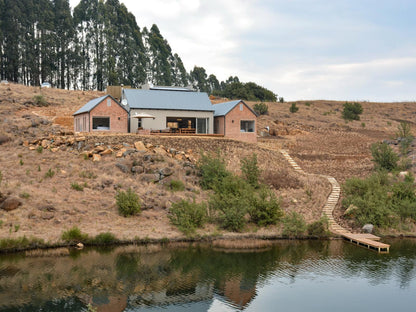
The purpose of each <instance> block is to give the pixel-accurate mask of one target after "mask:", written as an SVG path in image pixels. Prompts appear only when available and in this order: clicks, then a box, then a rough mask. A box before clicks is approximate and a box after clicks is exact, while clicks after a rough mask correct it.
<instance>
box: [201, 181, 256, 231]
mask: <svg viewBox="0 0 416 312" xmlns="http://www.w3.org/2000/svg"><path fill="white" fill-rule="evenodd" d="M252 195H253V189H252V187H251V186H250V185H249V184H248V183H247V182H245V181H244V180H243V179H241V178H239V177H236V176H232V175H229V176H227V177H225V178H224V179H223V180H222V181H221V183H218V184H217V185H216V186H215V189H214V194H212V195H211V197H210V199H209V208H210V211H212V212H213V213H216V215H217V216H218V220H219V222H220V224H221V226H222V227H223V228H224V229H228V230H231V231H236V232H239V231H241V230H242V229H243V228H244V226H245V225H246V223H247V220H246V219H245V216H246V214H247V212H248V210H249V207H250V197H251V196H252Z"/></svg>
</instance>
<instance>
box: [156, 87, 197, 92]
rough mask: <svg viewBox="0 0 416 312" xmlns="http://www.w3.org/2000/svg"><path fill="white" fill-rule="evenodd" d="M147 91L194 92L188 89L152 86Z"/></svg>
mask: <svg viewBox="0 0 416 312" xmlns="http://www.w3.org/2000/svg"><path fill="white" fill-rule="evenodd" d="M149 90H161V91H183V92H195V91H194V90H193V89H190V88H189V87H170V86H153V87H150V88H149Z"/></svg>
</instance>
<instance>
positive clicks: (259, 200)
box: [248, 187, 283, 226]
mask: <svg viewBox="0 0 416 312" xmlns="http://www.w3.org/2000/svg"><path fill="white" fill-rule="evenodd" d="M248 213H249V214H250V218H251V221H253V222H254V223H256V224H257V225H259V226H265V225H269V224H276V223H277V221H279V220H280V218H281V217H282V216H283V211H282V209H281V208H280V201H279V200H278V199H277V198H276V195H275V194H274V193H273V192H272V191H271V190H269V189H267V188H266V187H262V188H261V189H260V190H259V192H258V194H255V196H252V197H251V205H250V208H249V209H248Z"/></svg>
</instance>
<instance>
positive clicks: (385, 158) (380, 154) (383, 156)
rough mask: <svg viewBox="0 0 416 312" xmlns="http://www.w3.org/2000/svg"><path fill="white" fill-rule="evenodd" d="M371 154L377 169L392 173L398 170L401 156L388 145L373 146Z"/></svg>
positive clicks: (375, 144)
mask: <svg viewBox="0 0 416 312" xmlns="http://www.w3.org/2000/svg"><path fill="white" fill-rule="evenodd" d="M371 154H372V156H373V162H374V163H375V165H374V167H375V169H378V170H380V169H381V170H387V171H392V170H394V169H396V168H397V162H398V160H399V156H397V154H396V153H395V152H394V151H393V149H392V148H391V147H390V146H388V145H387V144H386V143H374V144H372V145H371Z"/></svg>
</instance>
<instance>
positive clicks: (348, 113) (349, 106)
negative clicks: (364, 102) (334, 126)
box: [342, 102, 363, 120]
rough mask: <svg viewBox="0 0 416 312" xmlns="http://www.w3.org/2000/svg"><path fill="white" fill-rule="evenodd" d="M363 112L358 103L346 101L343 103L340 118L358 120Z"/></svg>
mask: <svg viewBox="0 0 416 312" xmlns="http://www.w3.org/2000/svg"><path fill="white" fill-rule="evenodd" d="M362 113H363V107H362V106H361V104H360V103H357V102H354V103H348V102H346V103H345V104H344V110H343V111H342V118H344V119H345V120H360V115H361V114H362Z"/></svg>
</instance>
